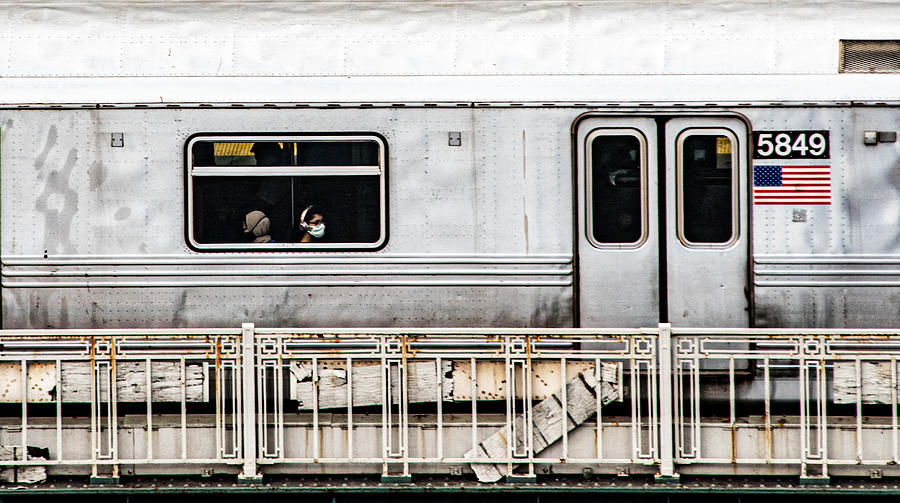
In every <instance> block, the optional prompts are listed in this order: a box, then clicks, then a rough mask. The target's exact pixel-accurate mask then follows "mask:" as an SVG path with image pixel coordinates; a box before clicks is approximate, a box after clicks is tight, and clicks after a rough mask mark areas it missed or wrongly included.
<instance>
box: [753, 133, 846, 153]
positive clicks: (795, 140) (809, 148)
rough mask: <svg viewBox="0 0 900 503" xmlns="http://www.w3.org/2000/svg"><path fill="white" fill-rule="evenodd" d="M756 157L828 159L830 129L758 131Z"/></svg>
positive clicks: (754, 140) (754, 144)
mask: <svg viewBox="0 0 900 503" xmlns="http://www.w3.org/2000/svg"><path fill="white" fill-rule="evenodd" d="M753 158H754V159H827V158H829V154H828V131H756V132H754V133H753Z"/></svg>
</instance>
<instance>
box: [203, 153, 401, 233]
mask: <svg viewBox="0 0 900 503" xmlns="http://www.w3.org/2000/svg"><path fill="white" fill-rule="evenodd" d="M191 149H192V150H191V153H192V159H193V165H192V168H198V169H194V170H193V171H192V172H191V182H192V187H191V190H192V192H191V197H192V201H191V203H192V205H193V206H192V210H193V221H192V232H193V235H192V238H193V241H194V242H195V243H197V244H198V245H222V244H234V245H236V246H235V247H236V248H237V247H241V248H242V247H246V246H252V245H253V243H254V236H252V235H251V233H248V232H245V231H244V224H245V222H246V218H247V215H248V214H250V213H251V212H256V211H259V212H262V213H263V214H264V215H265V217H266V219H267V225H268V232H267V233H266V234H264V236H268V238H267V239H266V240H265V241H258V242H265V243H275V244H278V243H282V244H285V245H286V246H287V247H297V246H300V247H302V246H304V245H302V244H299V243H305V241H304V235H305V234H306V231H305V230H304V229H302V228H301V226H300V218H301V215H302V214H303V212H304V209H306V208H307V207H309V206H310V205H313V207H314V208H315V209H314V212H316V213H321V217H322V218H323V219H324V223H325V234H324V236H322V237H321V238H315V239H310V237H309V236H306V239H307V240H308V241H309V242H311V243H322V244H334V245H336V247H341V244H347V245H350V244H362V245H365V244H375V243H379V242H380V240H381V239H382V230H383V228H384V222H383V221H382V218H383V216H382V215H383V211H382V208H381V201H382V193H381V190H382V184H383V180H382V177H383V176H384V170H383V167H382V166H380V155H379V149H380V145H379V143H377V142H375V141H308V142H304V141H296V142H290V141H282V142H277V141H266V142H246V141H243V142H242V141H240V140H236V141H234V142H230V141H227V142H223V141H217V142H213V141H197V142H195V143H194V144H193V146H192V147H191ZM256 166H276V167H278V169H276V170H274V171H273V170H272V169H268V170H266V171H265V172H264V173H260V174H258V175H256V174H254V173H253V170H254V169H255V168H254V167H256ZM342 166H356V168H354V171H353V172H352V173H351V174H341V173H342V172H344V169H342V168H341V167H342ZM232 167H233V168H234V169H233V170H232ZM306 167H308V168H309V169H308V170H307V169H305V168H306ZM203 168H206V170H205V171H204V170H203ZM281 168H283V170H282V169H281ZM210 170H213V171H210ZM281 171H283V172H284V174H281V173H280V172H281ZM310 217H311V214H308V215H307V221H309V220H310ZM310 223H313V224H314V223H315V222H310ZM295 243H298V245H295ZM358 247H359V246H357V248H358ZM363 247H365V246H363ZM217 248H221V247H217ZM267 249H274V247H269V248H267Z"/></svg>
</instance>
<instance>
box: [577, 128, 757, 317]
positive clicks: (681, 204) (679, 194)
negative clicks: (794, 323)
mask: <svg viewBox="0 0 900 503" xmlns="http://www.w3.org/2000/svg"><path fill="white" fill-rule="evenodd" d="M746 138H747V127H746V125H745V124H744V122H743V121H741V120H739V119H735V118H730V117H709V116H705V117H675V118H671V117H590V118H586V119H584V120H582V121H581V122H579V125H578V129H577V134H576V144H577V162H578V169H577V170H576V171H577V173H578V174H577V180H578V183H577V192H578V197H577V201H578V212H577V213H578V232H577V235H578V237H577V239H576V242H577V246H578V250H577V251H578V253H577V256H578V284H579V286H578V288H579V290H578V296H579V313H580V314H579V317H580V319H579V321H580V324H581V326H585V327H591V326H594V327H636V326H654V325H656V324H657V323H659V322H661V321H663V322H670V323H672V324H673V325H676V326H729V327H744V326H747V325H748V323H749V309H748V296H747V293H746V292H747V268H748V261H749V258H748V257H749V251H748V235H747V234H748V225H747V221H748V213H747V166H746V162H747V155H746V151H747V150H746V149H747V141H746Z"/></svg>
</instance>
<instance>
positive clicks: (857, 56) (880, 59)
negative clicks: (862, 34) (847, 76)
mask: <svg viewBox="0 0 900 503" xmlns="http://www.w3.org/2000/svg"><path fill="white" fill-rule="evenodd" d="M841 72H842V73H900V40H841Z"/></svg>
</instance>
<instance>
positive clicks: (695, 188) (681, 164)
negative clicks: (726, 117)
mask: <svg viewBox="0 0 900 503" xmlns="http://www.w3.org/2000/svg"><path fill="white" fill-rule="evenodd" d="M677 145H678V152H679V153H678V237H679V239H680V240H681V241H682V242H683V243H685V244H686V245H701V246H708V245H727V244H730V243H731V242H733V240H734V239H736V237H737V236H736V235H735V229H737V222H736V220H737V208H736V207H735V206H736V201H737V184H736V180H737V176H736V173H735V170H736V167H737V164H738V163H737V159H736V157H735V155H736V152H737V149H736V148H735V146H736V138H735V136H734V134H733V133H731V132H730V131H727V130H720V129H715V130H696V129H695V130H688V131H685V132H682V133H681V134H680V135H679V137H678V144H677Z"/></svg>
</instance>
